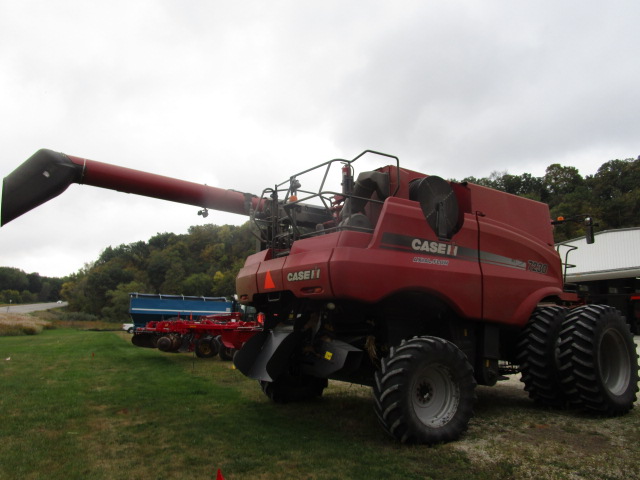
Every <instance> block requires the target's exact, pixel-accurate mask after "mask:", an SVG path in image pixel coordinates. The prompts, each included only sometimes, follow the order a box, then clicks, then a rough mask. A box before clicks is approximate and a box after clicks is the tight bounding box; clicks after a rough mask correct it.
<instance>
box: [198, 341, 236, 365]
mask: <svg viewBox="0 0 640 480" xmlns="http://www.w3.org/2000/svg"><path fill="white" fill-rule="evenodd" d="M194 350H195V353H196V356H197V357H199V358H212V357H215V356H216V355H219V356H220V359H221V360H225V361H229V360H232V359H233V354H234V353H235V349H234V348H229V347H226V346H225V345H224V344H223V343H222V337H221V336H220V335H218V336H217V337H213V336H211V335H205V336H203V337H200V338H198V339H197V340H196V343H195V348H194Z"/></svg>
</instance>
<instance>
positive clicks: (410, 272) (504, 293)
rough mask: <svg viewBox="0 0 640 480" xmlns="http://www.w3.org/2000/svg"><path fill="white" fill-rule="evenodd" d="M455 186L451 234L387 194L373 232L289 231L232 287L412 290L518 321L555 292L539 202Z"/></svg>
mask: <svg viewBox="0 0 640 480" xmlns="http://www.w3.org/2000/svg"><path fill="white" fill-rule="evenodd" d="M407 175H408V174H407ZM457 190H458V191H457V192H456V194H457V195H458V196H460V197H462V198H461V201H460V202H459V203H460V206H461V210H463V211H464V213H462V215H461V217H462V226H461V228H460V230H459V231H458V232H457V233H456V234H455V235H454V236H453V238H452V240H451V241H442V240H439V239H438V238H437V237H436V235H435V234H434V232H433V231H432V229H431V228H430V227H429V225H428V224H427V222H426V221H425V218H424V215H423V213H422V211H421V209H420V205H419V204H418V203H417V202H414V201H411V200H406V199H402V198H394V197H391V198H388V199H387V200H386V201H385V203H384V206H383V207H382V210H381V211H380V212H379V218H378V219H377V225H376V228H375V230H374V232H373V234H367V233H360V232H351V231H341V232H336V233H331V234H327V235H320V236H316V237H312V238H307V239H302V240H298V241H297V242H295V243H294V245H293V247H292V248H291V252H290V254H289V255H288V256H286V257H282V258H277V259H270V255H269V254H268V253H265V252H260V253H258V254H255V255H253V256H251V257H249V259H247V262H246V264H245V267H244V268H243V269H241V271H240V273H239V275H238V282H237V290H238V294H239V295H240V298H241V299H245V301H251V300H252V299H253V297H254V295H257V294H260V293H269V292H274V293H275V292H278V291H290V292H292V293H293V294H294V295H295V296H297V297H307V298H320V299H327V300H328V299H348V300H355V301H361V302H365V303H375V302H378V301H381V300H383V299H384V298H386V297H388V296H390V295H393V294H395V293H399V292H403V291H421V292H425V293H427V294H430V295H433V296H435V297H437V298H439V299H440V300H442V301H444V302H445V303H447V304H448V305H449V306H450V307H452V308H453V309H454V311H456V312H457V313H458V314H459V315H461V316H462V317H464V318H470V319H484V320H487V321H491V322H497V323H502V324H513V325H519V326H522V325H524V324H525V323H526V321H527V320H528V318H529V315H530V314H531V312H532V311H533V309H534V308H535V306H536V304H537V303H539V302H540V301H541V300H542V299H544V298H546V297H551V296H560V295H561V294H562V271H561V265H560V259H559V257H558V255H557V253H556V252H555V250H554V249H553V247H552V230H551V224H550V221H549V217H548V208H547V207H546V205H544V204H541V203H538V202H533V201H531V200H527V199H523V198H520V197H515V196H513V195H508V194H505V193H502V192H496V191H493V190H490V189H486V188H483V187H478V186H476V185H468V186H467V188H466V189H465V188H464V187H462V186H459V187H457ZM461 190H462V191H463V194H460V193H459V192H460V191H461ZM476 212H480V214H479V215H476ZM314 272H317V273H314ZM267 275H269V277H267Z"/></svg>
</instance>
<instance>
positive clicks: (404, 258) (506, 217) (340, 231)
mask: <svg viewBox="0 0 640 480" xmlns="http://www.w3.org/2000/svg"><path fill="white" fill-rule="evenodd" d="M365 154H366V156H367V157H371V156H374V155H377V156H378V157H379V158H382V159H383V160H384V162H386V163H390V164H389V165H386V166H382V167H380V168H377V169H375V170H371V171H364V172H361V173H360V174H359V175H357V176H356V175H355V173H354V172H355V167H356V165H359V163H358V161H359V160H361V158H362V157H363V156H365ZM332 180H337V181H336V184H337V183H339V186H338V187H337V188H333V187H330V186H329V185H330V182H331V181H332ZM74 182H76V183H84V184H89V185H94V186H98V187H103V188H110V189H114V190H120V191H124V192H129V193H137V194H140V195H146V196H151V197H156V198H162V199H166V200H171V201H176V202H181V203H186V204H191V205H196V206H198V207H199V208H201V209H209V208H211V209H217V210H222V211H227V212H232V213H238V214H244V215H248V216H249V217H250V219H251V222H252V224H253V226H254V230H255V234H256V236H257V238H258V239H259V248H258V251H257V253H255V254H254V255H252V256H250V257H249V258H247V260H246V262H245V264H244V267H243V268H242V269H241V270H240V272H239V274H238V278H237V283H236V286H237V294H238V297H239V300H240V302H242V303H244V304H246V305H250V306H252V307H254V308H256V310H257V311H258V312H260V313H261V314H263V315H264V329H263V330H262V331H260V332H258V333H255V334H254V335H253V336H252V337H251V338H250V339H249V340H248V341H246V343H245V344H244V346H243V347H242V349H241V350H240V351H239V352H238V353H237V354H236V355H235V358H234V363H235V365H236V367H237V368H238V369H239V370H240V371H241V372H242V373H243V374H245V375H247V376H248V377H251V378H254V379H256V380H258V381H259V382H260V384H261V386H262V389H263V391H264V392H265V394H266V395H268V396H269V397H270V398H271V399H273V400H274V401H276V402H289V401H296V400H305V399H310V398H313V397H317V396H320V395H321V394H322V392H323V389H324V388H325V387H326V386H327V379H329V378H332V379H339V380H344V381H348V382H353V383H359V384H363V385H370V386H372V389H373V393H374V398H375V400H374V409H375V412H376V414H377V416H378V418H379V420H380V423H381V425H382V427H383V429H384V430H385V431H386V432H387V433H389V434H390V435H392V436H393V437H395V438H397V439H398V440H399V441H401V442H404V443H427V444H432V443H438V442H445V441H451V440H455V439H457V438H458V437H459V436H460V434H461V433H463V432H464V431H465V430H466V428H467V425H468V422H469V420H470V418H471V417H472V414H473V407H474V402H475V387H476V385H477V384H481V385H494V384H495V383H496V382H497V381H498V380H500V379H502V378H504V377H503V376H504V375H505V374H509V373H516V372H521V373H522V380H523V382H524V384H525V389H526V390H527V391H528V392H529V395H530V397H531V398H532V399H533V400H534V401H536V402H539V403H541V404H543V405H549V406H558V407H567V406H572V407H576V408H580V409H584V410H588V411H591V412H594V413H596V414H599V415H611V416H613V415H620V414H624V413H626V412H628V411H629V410H630V409H631V408H632V407H633V403H634V401H635V399H636V392H637V390H638V357H637V355H636V347H635V344H634V343H633V337H632V336H631V334H630V332H629V329H628V326H627V324H626V323H625V320H624V317H623V316H622V315H621V314H620V313H619V312H618V311H617V310H615V309H614V308H612V307H608V306H604V305H582V304H581V301H580V299H579V298H578V296H577V295H576V293H575V292H569V291H565V290H564V287H563V281H562V279H563V273H562V265H561V261H560V258H559V256H558V253H557V252H556V250H555V249H554V240H553V234H552V224H551V221H550V218H549V210H548V207H547V206H546V205H545V204H542V203H538V202H534V201H531V200H528V199H525V198H520V197H517V196H513V195H509V194H506V193H502V192H498V191H495V190H491V189H488V188H484V187H481V186H478V185H473V184H470V183H456V182H450V181H446V180H444V179H442V178H439V177H436V176H427V175H425V174H422V173H418V172H414V171H411V170H407V169H405V168H402V167H400V163H399V161H398V159H397V158H396V157H393V156H390V155H385V154H379V153H377V152H370V151H367V152H363V154H361V155H359V156H357V157H355V158H354V159H352V160H343V159H338V160H331V161H328V162H325V163H323V164H321V165H319V166H317V167H315V168H312V169H309V170H305V171H303V172H300V173H298V174H296V175H293V176H291V177H289V178H288V179H286V180H285V181H284V182H282V183H278V184H274V186H273V187H269V188H266V189H265V190H264V191H263V192H262V194H261V195H257V196H256V195H251V194H246V193H240V192H237V191H233V190H222V189H218V188H214V187H207V186H202V185H197V184H192V183H189V182H184V181H180V180H174V179H170V178H167V177H160V176H157V175H152V174H148V173H144V172H139V171H136V170H131V169H127V168H122V167H115V166H113V165H107V164H102V163H99V162H94V161H91V160H86V159H82V158H78V157H71V156H66V155H63V154H59V153H54V152H51V151H48V150H41V151H39V152H38V153H36V154H35V155H34V156H33V157H32V158H31V159H30V160H28V161H27V162H25V163H24V164H23V165H22V166H21V167H19V168H18V169H17V170H16V171H15V172H13V173H12V174H10V175H9V176H8V177H7V178H5V180H4V191H3V205H2V206H3V210H2V223H3V224H6V223H7V222H9V221H11V220H12V219H13V218H15V217H17V216H19V215H21V214H23V213H25V212H27V211H28V210H30V209H31V208H34V207H35V206H37V205H39V204H41V203H43V202H45V201H47V200H49V199H51V198H53V197H55V196H56V195H58V194H60V193H61V192H62V191H64V189H65V188H66V187H67V186H68V185H69V184H70V183H74ZM314 183H315V185H316V188H309V186H308V185H310V184H314Z"/></svg>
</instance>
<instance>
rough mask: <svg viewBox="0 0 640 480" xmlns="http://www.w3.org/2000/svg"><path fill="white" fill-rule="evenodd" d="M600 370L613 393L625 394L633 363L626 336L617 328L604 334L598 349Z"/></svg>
mask: <svg viewBox="0 0 640 480" xmlns="http://www.w3.org/2000/svg"><path fill="white" fill-rule="evenodd" d="M598 370H599V372H600V378H601V379H602V383H603V384H604V386H605V387H606V388H607V390H608V391H609V392H611V393H612V394H613V395H621V394H623V393H624V392H625V391H626V389H627V387H628V385H629V380H630V378H631V363H630V360H629V355H628V351H627V344H626V342H625V341H624V337H623V336H622V335H621V334H620V332H618V331H617V330H615V329H609V330H607V331H605V332H604V334H603V335H602V340H601V341H600V346H599V349H598Z"/></svg>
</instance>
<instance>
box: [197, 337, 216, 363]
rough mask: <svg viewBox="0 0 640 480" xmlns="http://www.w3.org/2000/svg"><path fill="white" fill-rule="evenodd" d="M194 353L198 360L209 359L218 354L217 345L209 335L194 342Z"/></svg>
mask: <svg viewBox="0 0 640 480" xmlns="http://www.w3.org/2000/svg"><path fill="white" fill-rule="evenodd" d="M195 352H196V356H197V357H198V358H211V357H215V356H216V355H217V354H218V343H217V342H216V341H215V339H214V338H213V337H212V336H211V335H205V336H204V337H200V338H199V339H197V340H196V345H195Z"/></svg>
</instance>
